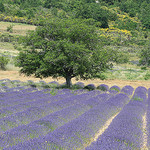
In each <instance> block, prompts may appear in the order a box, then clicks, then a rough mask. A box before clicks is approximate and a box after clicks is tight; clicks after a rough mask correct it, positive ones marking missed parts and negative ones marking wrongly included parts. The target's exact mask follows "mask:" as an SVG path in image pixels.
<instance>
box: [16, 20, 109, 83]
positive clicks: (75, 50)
mask: <svg viewBox="0 0 150 150" xmlns="http://www.w3.org/2000/svg"><path fill="white" fill-rule="evenodd" d="M24 44H25V45H26V46H29V47H30V49H28V50H26V51H24V52H20V54H19V56H18V57H17V63H16V65H17V66H18V67H21V70H20V71H21V73H24V74H26V75H27V76H29V75H31V74H34V75H35V76H36V77H40V78H43V77H49V76H52V77H64V78H65V79H66V83H67V85H68V86H70V84H71V78H73V77H79V78H81V79H88V78H93V77H94V76H95V75H96V74H97V73H100V72H101V71H105V70H106V69H107V68H109V67H110V64H109V60H110V59H109V57H110V56H109V54H108V53H107V52H106V50H105V49H104V50H103V49H101V48H100V46H99V41H98V35H97V33H96V30H95V27H94V26H92V25H87V24H85V23H84V21H82V20H79V19H54V20H51V21H50V22H48V23H45V25H44V26H43V27H38V28H36V31H34V32H31V33H29V34H28V36H26V37H25V41H24Z"/></svg>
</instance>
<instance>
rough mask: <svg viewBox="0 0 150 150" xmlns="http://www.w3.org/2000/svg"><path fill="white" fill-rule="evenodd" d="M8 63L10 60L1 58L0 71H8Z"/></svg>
mask: <svg viewBox="0 0 150 150" xmlns="http://www.w3.org/2000/svg"><path fill="white" fill-rule="evenodd" d="M8 62H9V59H8V58H6V57H4V56H0V69H2V70H6V65H7V64H8Z"/></svg>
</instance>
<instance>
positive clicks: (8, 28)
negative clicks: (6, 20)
mask: <svg viewBox="0 0 150 150" xmlns="http://www.w3.org/2000/svg"><path fill="white" fill-rule="evenodd" d="M7 31H8V32H10V33H12V32H13V25H10V26H8V27H7Z"/></svg>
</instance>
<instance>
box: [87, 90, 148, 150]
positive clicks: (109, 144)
mask: <svg viewBox="0 0 150 150" xmlns="http://www.w3.org/2000/svg"><path fill="white" fill-rule="evenodd" d="M146 92H147V89H145V88H144V87H138V88H137V89H136V90H135V93H134V95H133V97H132V99H131V101H130V102H129V103H128V104H127V105H126V106H125V107H124V108H123V109H122V110H121V112H120V113H119V114H118V115H117V116H116V117H115V118H114V119H113V121H112V123H111V124H110V126H109V127H108V128H107V129H106V130H105V131H104V133H103V134H102V135H101V136H99V137H98V139H97V140H96V141H95V142H93V143H92V144H91V145H90V146H89V147H87V148H86V150H102V149H104V150H106V149H111V150H140V149H141V148H142V147H143V135H144V134H143V125H144V126H145V124H143V116H144V115H145V113H146V102H147V97H146ZM145 123H146V122H145Z"/></svg>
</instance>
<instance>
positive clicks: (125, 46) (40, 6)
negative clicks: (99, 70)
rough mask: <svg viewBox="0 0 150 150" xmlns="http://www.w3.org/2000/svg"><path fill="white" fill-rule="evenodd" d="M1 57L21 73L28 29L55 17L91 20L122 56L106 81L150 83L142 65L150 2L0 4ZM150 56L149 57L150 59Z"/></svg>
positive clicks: (109, 46) (149, 32) (148, 38)
mask: <svg viewBox="0 0 150 150" xmlns="http://www.w3.org/2000/svg"><path fill="white" fill-rule="evenodd" d="M0 8H1V9H0V20H1V22H0V54H1V55H4V56H5V57H9V59H10V61H9V63H8V65H7V70H19V68H16V67H15V66H14V58H15V56H17V54H18V52H19V51H21V50H23V49H24V47H23V46H22V45H20V44H18V41H19V39H21V37H23V36H25V35H26V33H27V31H28V30H35V28H36V26H42V25H43V24H44V22H46V21H48V20H49V19H52V18H55V17H56V18H60V19H63V18H72V19H74V18H82V19H89V18H90V19H91V22H90V23H92V24H93V25H95V26H96V28H97V33H98V34H99V39H100V42H101V45H102V47H103V48H105V49H108V50H109V49H112V50H114V51H116V52H117V53H118V57H117V59H116V60H115V62H112V63H113V66H114V67H113V70H108V71H107V72H105V73H103V74H102V78H103V79H119V80H150V73H149V72H150V68H149V66H148V65H146V64H142V66H140V65H139V61H140V60H141V52H142V50H144V49H148V47H149V44H150V42H149V41H150V26H149V25H150V13H149V11H150V1H149V0H147V1H136V0H132V2H131V1H121V2H120V1H117V0H116V1H113V2H111V1H109V0H108V1H106V0H102V1H99V2H97V3H96V2H95V1H94V0H78V1H66V0H57V1H53V0H35V1H28V0H24V1H22V0H14V1H10V0H3V1H0ZM148 54H149V53H148ZM148 57H149V56H148Z"/></svg>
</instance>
